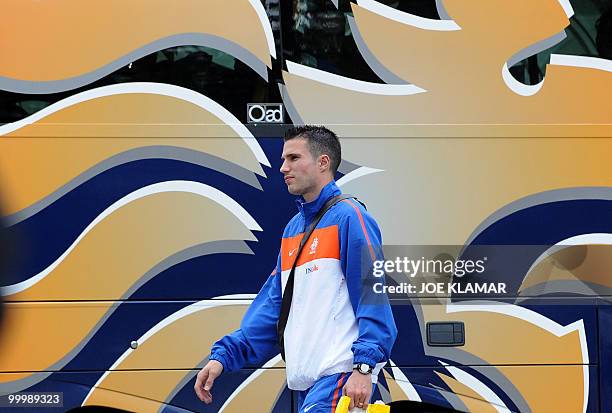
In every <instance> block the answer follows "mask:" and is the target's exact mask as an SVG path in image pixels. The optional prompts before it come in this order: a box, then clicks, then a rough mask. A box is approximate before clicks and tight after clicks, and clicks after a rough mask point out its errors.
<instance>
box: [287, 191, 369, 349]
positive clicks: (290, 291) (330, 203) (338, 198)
mask: <svg viewBox="0 0 612 413" xmlns="http://www.w3.org/2000/svg"><path fill="white" fill-rule="evenodd" d="M350 198H353V199H355V200H356V201H358V202H359V203H360V204H361V205H363V206H364V207H365V205H364V204H363V203H362V202H361V201H359V200H358V199H357V198H356V197H354V196H353V195H348V194H343V195H337V196H335V197H333V198H330V199H329V200H328V201H327V202H326V203H325V205H323V207H322V208H321V210H320V211H319V212H318V213H317V215H316V216H315V217H314V219H313V220H312V222H311V223H310V225H309V226H308V228H306V230H305V231H304V237H302V240H301V241H300V246H299V247H298V249H297V252H296V254H295V260H294V261H293V265H292V266H291V272H290V273H289V278H287V284H286V285H285V291H284V294H283V301H282V303H281V309H280V314H279V317H278V323H277V325H276V332H277V336H278V344H279V346H280V352H281V357H282V358H283V360H285V327H287V320H289V311H290V310H291V302H292V300H293V281H294V276H295V267H296V265H297V262H298V259H299V258H300V254H301V253H302V250H303V249H304V245H306V242H307V241H308V238H310V236H311V235H312V232H313V231H314V229H315V227H316V226H317V224H318V223H319V221H321V218H323V215H325V213H326V212H327V211H328V210H329V209H330V208H331V207H332V206H334V205H336V204H337V203H338V202H340V201H344V200H345V199H350Z"/></svg>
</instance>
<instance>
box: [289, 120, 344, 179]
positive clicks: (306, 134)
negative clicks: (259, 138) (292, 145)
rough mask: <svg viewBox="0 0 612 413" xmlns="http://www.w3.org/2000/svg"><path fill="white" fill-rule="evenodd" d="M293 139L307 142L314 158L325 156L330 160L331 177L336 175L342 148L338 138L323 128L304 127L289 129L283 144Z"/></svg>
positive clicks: (314, 126)
mask: <svg viewBox="0 0 612 413" xmlns="http://www.w3.org/2000/svg"><path fill="white" fill-rule="evenodd" d="M294 138H303V139H306V141H307V142H308V148H309V149H310V153H312V155H313V156H314V157H315V158H318V157H319V156H321V155H323V154H326V155H328V156H329V159H330V170H331V172H332V176H335V175H336V172H337V171H338V167H339V166H340V161H341V160H342V148H341V147H340V140H339V139H338V136H336V134H335V133H334V132H332V131H330V130H329V129H327V128H326V127H325V126H317V125H304V126H296V127H295V128H291V129H289V130H288V131H287V133H285V142H287V141H288V140H291V139H294Z"/></svg>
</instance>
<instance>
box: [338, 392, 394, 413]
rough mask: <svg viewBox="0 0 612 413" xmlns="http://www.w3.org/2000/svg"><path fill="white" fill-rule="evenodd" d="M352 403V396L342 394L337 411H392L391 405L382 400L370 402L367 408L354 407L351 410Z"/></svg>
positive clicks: (378, 412)
mask: <svg viewBox="0 0 612 413" xmlns="http://www.w3.org/2000/svg"><path fill="white" fill-rule="evenodd" d="M350 404H351V398H350V397H348V396H342V397H341V398H340V401H339V402H338V406H336V413H353V412H355V413H357V412H366V413H390V412H391V406H387V405H386V404H384V403H382V402H380V401H379V402H376V403H374V404H369V405H368V409H367V410H363V409H358V408H354V409H352V410H351V411H349V406H350Z"/></svg>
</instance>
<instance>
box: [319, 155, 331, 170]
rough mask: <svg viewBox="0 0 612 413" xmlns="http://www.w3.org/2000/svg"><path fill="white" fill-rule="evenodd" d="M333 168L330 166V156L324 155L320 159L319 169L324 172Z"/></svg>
mask: <svg viewBox="0 0 612 413" xmlns="http://www.w3.org/2000/svg"><path fill="white" fill-rule="evenodd" d="M330 167H331V165H330V159H329V155H326V154H323V155H321V156H320V157H319V169H320V170H321V171H324V170H326V169H329V168H330Z"/></svg>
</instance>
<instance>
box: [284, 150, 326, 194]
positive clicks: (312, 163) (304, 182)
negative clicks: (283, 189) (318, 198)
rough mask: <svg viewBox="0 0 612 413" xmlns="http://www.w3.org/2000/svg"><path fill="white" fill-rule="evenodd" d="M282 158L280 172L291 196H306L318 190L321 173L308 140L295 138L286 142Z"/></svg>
mask: <svg viewBox="0 0 612 413" xmlns="http://www.w3.org/2000/svg"><path fill="white" fill-rule="evenodd" d="M281 158H282V159H283V165H282V166H281V169H280V171H281V172H282V173H283V175H285V184H287V189H288V190H289V193H290V194H293V195H305V194H309V193H311V192H313V191H315V190H316V189H317V183H318V179H319V175H320V172H319V169H318V165H317V160H316V159H314V157H313V156H312V154H311V153H310V149H309V147H308V142H307V141H306V139H303V138H293V139H291V140H288V141H286V142H285V145H284V146H283V154H282V156H281ZM305 198H306V196H305Z"/></svg>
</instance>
